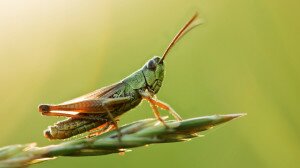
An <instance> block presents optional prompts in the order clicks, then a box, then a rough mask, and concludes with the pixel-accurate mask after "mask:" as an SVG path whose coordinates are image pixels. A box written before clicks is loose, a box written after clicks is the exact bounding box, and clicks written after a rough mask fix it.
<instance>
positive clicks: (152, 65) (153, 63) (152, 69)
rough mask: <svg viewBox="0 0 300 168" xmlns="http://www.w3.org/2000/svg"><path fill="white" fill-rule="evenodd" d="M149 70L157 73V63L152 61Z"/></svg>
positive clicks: (148, 65) (148, 66)
mask: <svg viewBox="0 0 300 168" xmlns="http://www.w3.org/2000/svg"><path fill="white" fill-rule="evenodd" d="M147 68H148V69H150V70H151V71H155V69H156V63H155V62H154V60H150V61H149V62H148V64H147Z"/></svg>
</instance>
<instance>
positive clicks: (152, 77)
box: [142, 56, 165, 94]
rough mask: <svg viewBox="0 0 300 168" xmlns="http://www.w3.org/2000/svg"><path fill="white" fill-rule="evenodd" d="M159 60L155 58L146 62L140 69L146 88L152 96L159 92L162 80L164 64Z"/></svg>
mask: <svg viewBox="0 0 300 168" xmlns="http://www.w3.org/2000/svg"><path fill="white" fill-rule="evenodd" d="M160 60H161V58H160V57H158V56H155V57H153V58H152V59H150V60H149V61H148V62H146V64H145V65H144V66H143V68H142V73H143V76H144V78H145V82H146V87H147V88H148V89H149V91H151V92H153V93H154V94H156V93H157V92H158V91H159V89H160V87H161V85H162V81H163V79H164V72H165V71H164V62H163V61H160Z"/></svg>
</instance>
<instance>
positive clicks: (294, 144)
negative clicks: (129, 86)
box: [0, 0, 300, 168]
mask: <svg viewBox="0 0 300 168" xmlns="http://www.w3.org/2000/svg"><path fill="white" fill-rule="evenodd" d="M299 7H300V3H299V1H297V0H287V1H280V0H248V1H246V0H245V1H235V0H213V1H212V0H191V1H185V0H177V1H174V0H165V1H160V0H152V1H146V0H144V1H140V0H126V1H110V0H102V1H92V0H91V1H84V0H81V1H80V0H74V1H68V0H65V1H63V0H54V1H46V0H44V1H39V0H29V1H16V0H11V1H0V80H1V82H0V83H1V84H0V93H1V94H0V100H1V101H0V114H1V117H0V123H1V127H0V133H1V138H0V146H5V145H10V144H16V143H29V142H37V143H38V144H39V145H50V144H55V143H59V142H60V141H48V140H47V139H45V138H44V137H43V136H42V131H43V130H44V129H45V128H46V127H47V126H48V125H51V124H53V123H54V122H56V121H58V120H59V119H61V118H55V117H54V118H53V117H44V116H41V115H40V114H39V113H38V112H37V106H38V104H40V103H60V102H63V101H65V100H68V99H71V98H74V97H76V96H80V95H82V94H85V93H87V92H90V91H93V90H95V89H97V88H100V87H102V86H105V85H108V84H111V83H114V82H117V81H118V80H121V79H122V78H124V77H126V76H127V75H129V74H131V73H132V72H133V71H135V70H137V69H138V68H140V67H141V66H142V65H143V64H144V63H145V62H146V61H147V60H148V59H150V58H151V57H152V56H153V55H161V54H162V52H163V51H164V49H165V48H166V46H167V45H168V43H169V41H170V40H171V39H172V38H173V36H174V35H175V33H176V32H177V31H178V30H179V28H180V27H181V26H182V25H183V24H184V23H185V22H186V21H187V20H188V19H189V18H190V17H191V16H192V15H193V14H194V12H195V11H198V12H199V13H200V16H201V17H202V18H203V20H204V21H205V24H204V25H203V26H200V27H198V28H196V29H194V30H193V31H191V32H190V33H189V34H188V36H186V37H185V38H184V39H183V40H181V41H180V42H179V43H178V44H177V46H176V47H175V48H174V49H173V50H172V51H171V53H170V55H169V57H168V58H167V60H166V71H167V72H166V78H165V81H164V84H163V87H162V89H161V91H160V93H159V94H158V97H159V98H160V99H161V100H163V101H165V102H168V103H169V104H171V105H172V106H173V107H174V109H176V110H177V112H178V113H180V114H181V115H182V116H183V117H184V118H190V117H197V116H203V115H212V114H227V113H236V112H246V113H248V115H247V116H246V117H243V118H241V119H238V120H235V121H233V122H230V123H228V124H226V125H225V126H221V127H220V128H217V129H214V130H212V131H209V132H208V133H205V134H206V136H205V137H204V138H198V139H194V140H192V141H189V142H186V143H174V144H163V145H151V146H149V147H144V148H138V149H134V151H133V152H130V153H127V154H126V155H125V156H119V155H117V154H116V155H107V156H100V157H83V158H60V159H57V160H54V161H49V162H45V163H42V164H38V165H35V166H33V167H41V168H42V167H72V168H76V167H84V166H86V167H145V168H147V167H199V168H200V167H249V168H250V167H270V168H277V167H278V168H279V167H280V168H281V167H297V166H299V163H300V162H299V159H300V134H299V128H300V122H299V117H300V114H299V112H300V111H299V110H300V108H299V95H300V89H299V84H300V81H299V73H300V65H299V62H300V59H299V54H300V47H299V40H300V38H299V37H300V31H299V29H300V22H299V16H300V15H299V14H300V13H299ZM162 114H164V115H167V113H166V112H164V111H162ZM148 117H153V114H152V112H151V110H150V107H149V105H148V104H147V103H146V102H144V103H143V104H142V105H140V106H139V107H137V108H136V109H134V110H132V111H130V112H128V113H127V114H125V115H124V116H123V118H122V121H121V124H124V123H128V122H132V121H135V120H138V119H143V118H148Z"/></svg>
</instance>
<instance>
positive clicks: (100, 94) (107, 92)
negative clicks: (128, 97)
mask: <svg viewBox="0 0 300 168" xmlns="http://www.w3.org/2000/svg"><path fill="white" fill-rule="evenodd" d="M122 85H123V84H122V83H121V82H119V83H115V84H112V85H109V86H106V87H103V88H100V89H97V90H95V91H93V92H91V93H88V94H86V95H83V96H80V97H77V98H74V99H72V100H68V101H65V102H63V103H60V105H64V104H70V103H75V102H81V101H84V100H88V99H99V98H107V97H110V96H112V95H113V94H114V93H115V92H116V91H118V89H119V88H120V87H121V86H122Z"/></svg>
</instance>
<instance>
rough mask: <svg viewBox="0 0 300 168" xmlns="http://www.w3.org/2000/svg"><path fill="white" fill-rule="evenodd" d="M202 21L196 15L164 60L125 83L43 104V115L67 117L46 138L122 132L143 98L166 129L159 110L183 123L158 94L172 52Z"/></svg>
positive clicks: (156, 59) (156, 60)
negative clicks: (125, 118)
mask: <svg viewBox="0 0 300 168" xmlns="http://www.w3.org/2000/svg"><path fill="white" fill-rule="evenodd" d="M199 20H200V19H199V17H198V14H197V13H196V14H195V15H194V16H193V17H192V18H191V19H190V20H189V21H188V22H187V23H186V24H185V25H184V26H183V27H182V28H181V29H180V31H179V32H178V33H177V34H176V36H175V37H174V38H173V40H172V41H171V43H170V44H169V46H168V47H167V49H166V50H165V52H164V53H163V55H162V57H158V56H155V57H153V58H152V59H150V60H149V61H147V62H146V64H145V65H144V66H142V68H140V69H139V70H137V71H136V72H134V73H132V74H131V75H129V76H128V77H126V78H124V79H123V80H121V81H119V82H117V83H115V84H112V85H110V86H107V87H103V88H101V89H98V90H96V91H93V92H91V93H89V94H86V95H84V96H81V97H78V98H75V99H72V100H69V101H66V102H64V103H61V104H57V105H51V104H41V105H39V107H38V108H39V112H41V114H42V115H46V116H64V117H67V119H66V120H63V121H60V122H58V123H56V124H55V125H54V126H49V127H48V129H47V130H45V131H44V136H45V137H46V138H48V139H65V138H69V137H72V136H74V135H78V134H81V133H84V132H87V131H92V130H95V129H96V130H97V132H96V134H101V133H103V132H107V131H109V130H112V129H117V130H118V125H117V121H118V118H119V117H120V116H121V115H122V114H124V113H125V112H127V111H129V110H130V109H132V108H134V107H136V106H137V105H139V104H140V103H141V101H142V100H143V99H144V100H147V101H148V102H149V103H150V105H151V108H152V110H153V112H154V115H155V117H156V118H157V119H158V120H159V121H160V122H161V123H162V124H164V125H165V126H166V127H167V125H166V123H165V122H164V120H163V119H162V118H161V117H160V114H159V111H158V107H160V108H162V109H164V110H167V111H169V113H170V114H171V115H172V116H173V117H174V118H175V119H176V120H178V121H180V120H182V119H181V117H180V116H179V115H178V114H177V113H176V112H175V110H174V109H172V107H170V106H169V105H168V104H166V103H164V102H162V101H160V100H158V99H157V98H156V94H157V93H158V91H159V90H160V88H161V86H162V81H163V79H164V60H165V58H166V56H167V55H168V53H169V51H170V49H171V48H172V47H173V46H174V45H175V43H176V42H177V41H178V40H179V39H180V38H181V37H182V36H183V35H184V34H186V33H187V32H188V31H189V30H191V29H192V28H194V27H195V26H196V25H199V23H200V22H199ZM92 135H93V134H92Z"/></svg>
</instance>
